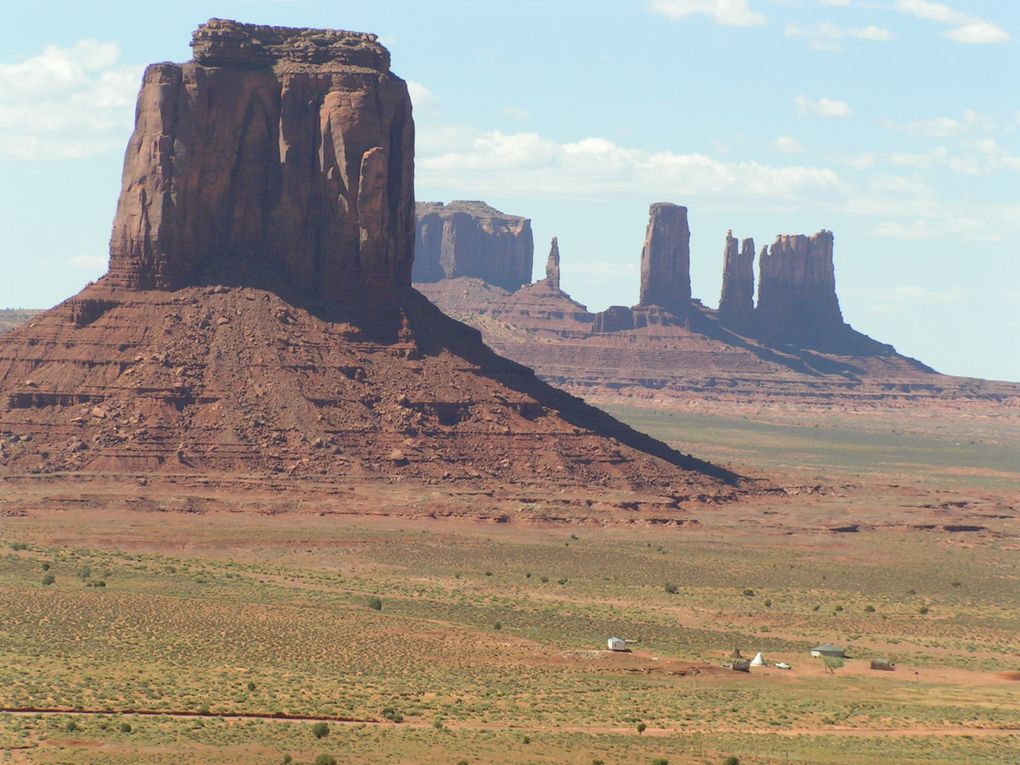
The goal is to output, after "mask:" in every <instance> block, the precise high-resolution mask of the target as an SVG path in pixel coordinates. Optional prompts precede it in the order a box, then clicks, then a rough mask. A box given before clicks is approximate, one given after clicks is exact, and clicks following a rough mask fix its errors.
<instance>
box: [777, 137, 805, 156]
mask: <svg viewBox="0 0 1020 765" xmlns="http://www.w3.org/2000/svg"><path fill="white" fill-rule="evenodd" d="M776 149H778V150H779V151H781V152H783V153H784V154H803V153H804V152H805V151H807V149H806V148H805V147H804V144H802V143H801V142H800V141H798V140H797V139H796V138H790V136H788V135H781V136H779V138H777V139H776Z"/></svg>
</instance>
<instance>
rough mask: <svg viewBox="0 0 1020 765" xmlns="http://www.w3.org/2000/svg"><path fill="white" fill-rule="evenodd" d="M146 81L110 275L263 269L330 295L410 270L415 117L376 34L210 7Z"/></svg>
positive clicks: (166, 284) (188, 279)
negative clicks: (181, 53)
mask: <svg viewBox="0 0 1020 765" xmlns="http://www.w3.org/2000/svg"><path fill="white" fill-rule="evenodd" d="M192 47H193V49H194V60H192V61H189V62H188V63H185V64H172V63H162V64H154V65H152V66H150V67H149V68H148V69H147V70H146V71H145V75H144V77H143V81H142V88H141V92H140V93H139V96H138V106H137V109H136V118H135V130H134V133H133V134H132V136H131V139H130V141H129V143H128V148H127V152H126V156H125V160H124V173H123V181H122V190H121V195H120V200H119V202H118V204H117V214H116V217H115V219H114V224H113V235H112V238H111V243H110V276H109V280H110V282H112V283H115V284H117V285H120V286H125V287H130V288H134V289H160V290H173V289H177V288H180V287H182V286H184V285H186V284H189V283H194V282H195V281H196V280H200V279H202V278H203V274H206V275H208V274H210V273H211V272H216V273H217V274H233V275H235V276H237V275H242V274H245V273H250V272H255V271H259V270H263V271H269V272H272V273H277V274H280V275H282V277H283V278H284V279H286V280H287V281H288V282H290V283H292V284H294V285H296V286H298V287H300V288H301V289H304V290H307V291H309V292H311V293H314V294H316V295H319V296H321V297H324V298H329V299H335V298H338V297H341V296H342V295H344V294H346V293H350V292H355V291H361V290H363V289H365V288H366V287H368V288H376V289H382V290H391V289H392V288H393V285H402V286H406V285H409V284H410V280H411V259H412V242H413V239H412V237H413V236H414V201H413V200H414V189H413V156H414V128H413V124H412V120H411V102H410V99H409V98H408V94H407V87H406V85H405V83H404V81H403V80H401V79H400V78H399V77H397V76H395V75H394V74H392V73H391V72H390V68H389V63H390V59H389V53H388V51H387V50H386V49H385V48H384V47H383V46H382V45H380V44H379V43H378V41H377V39H376V37H375V35H368V34H359V33H355V32H342V31H334V30H315V29H288V28H280V27H266V26H255V25H248V24H237V23H235V22H230V21H224V20H220V19H212V20H210V21H209V22H208V23H206V24H203V25H201V26H200V27H199V28H198V30H197V31H196V32H195V34H194V38H193V40H192Z"/></svg>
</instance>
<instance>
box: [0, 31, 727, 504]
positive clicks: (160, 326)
mask: <svg viewBox="0 0 1020 765" xmlns="http://www.w3.org/2000/svg"><path fill="white" fill-rule="evenodd" d="M192 45H193V49H194V58H193V60H191V61H188V62H186V63H183V64H171V63H162V64H155V65H153V66H151V67H149V68H148V69H147V70H146V72H145V75H144V79H143V83H142V88H141V91H140V93H139V96H138V106H137V110H136V124H135V130H134V133H133V134H132V136H131V140H130V143H129V145H128V148H127V152H126V155H125V161H124V173H123V183H122V188H121V194H120V199H119V202H118V204H117V212H116V217H115V220H114V226H113V236H112V240H111V244H110V270H109V273H108V274H107V275H105V276H104V277H103V278H101V279H100V280H99V281H98V282H97V283H95V284H92V285H90V286H88V287H86V288H85V289H84V290H83V291H82V292H81V293H79V294H78V295H75V296H74V297H72V298H70V299H68V300H67V301H65V302H64V303H62V304H61V305H59V306H57V307H55V308H53V309H51V310H49V311H47V312H45V313H43V314H40V315H38V316H36V317H34V318H33V320H32V321H30V322H29V323H28V324H27V325H23V326H21V327H19V328H18V329H16V330H14V331H12V332H9V333H7V334H4V335H3V336H2V337H0V478H3V479H4V480H30V477H32V476H47V477H49V480H56V477H57V476H60V477H62V478H68V479H70V480H79V479H82V477H83V476H88V477H90V478H89V479H88V480H103V479H106V478H109V477H110V476H117V477H118V478H117V480H118V481H121V480H122V477H123V476H138V477H140V480H141V481H142V483H143V485H147V486H148V485H150V484H149V483H147V482H149V481H151V480H153V479H154V478H155V477H159V478H161V480H163V479H165V480H173V481H182V480H185V479H184V478H182V476H201V477H202V479H201V480H202V481H207V480H208V481H212V480H215V481H217V482H230V481H235V482H240V483H244V484H245V485H251V484H252V482H260V481H261V482H265V481H274V480H278V478H282V477H287V478H288V480H290V479H293V480H306V481H308V482H314V483H316V485H318V486H325V487H331V486H335V485H336V482H337V481H338V480H347V479H355V478H381V479H385V480H402V479H404V478H407V479H415V480H423V481H429V482H433V481H456V480H465V481H473V482H476V483H477V482H484V481H503V482H509V483H519V482H523V483H539V484H543V485H544V484H551V483H555V484H556V485H557V486H561V485H564V484H571V483H573V484H575V485H578V486H586V487H589V486H600V485H601V486H616V487H620V488H623V487H628V488H633V487H636V486H647V487H655V489H654V490H655V491H663V492H667V493H669V494H670V495H671V496H676V495H677V494H679V493H684V492H688V493H689V491H688V488H685V487H698V493H701V491H703V490H718V491H726V492H729V491H730V490H729V489H728V488H725V487H724V483H725V482H732V481H735V480H736V477H735V476H733V475H732V474H730V473H728V472H727V471H724V470H720V469H718V468H715V467H713V466H711V465H707V464H706V463H703V462H700V461H698V460H696V459H694V458H692V457H689V456H687V455H683V454H681V453H680V452H677V451H675V450H674V449H671V448H670V447H668V446H666V445H665V444H663V443H661V442H658V441H655V440H654V439H652V438H650V437H648V436H645V435H643V434H641V433H638V432H636V431H634V430H632V429H630V428H628V427H627V426H625V425H623V424H622V423H620V422H618V421H616V420H614V419H613V418H611V417H610V416H609V415H607V414H605V413H604V412H601V411H599V410H597V409H594V408H592V407H590V406H588V405H586V404H585V403H584V402H582V401H580V400H579V399H576V398H574V397H572V396H570V395H568V394H566V393H564V392H562V391H559V390H556V389H554V388H551V387H550V386H548V385H546V384H545V383H543V382H540V381H539V380H538V379H537V378H536V377H535V376H534V374H533V373H532V372H531V370H529V369H527V368H525V367H523V366H521V365H519V364H516V363H514V362H512V361H509V360H507V359H504V358H501V357H499V356H497V355H496V354H495V353H494V352H492V351H491V350H490V349H489V348H488V347H487V346H485V345H484V344H483V343H482V341H481V338H480V335H479V333H478V332H477V331H476V330H474V329H471V328H469V327H467V326H465V325H463V324H461V323H459V322H457V321H455V320H453V319H451V318H449V317H447V316H445V315H444V314H442V313H441V312H440V311H439V310H438V309H437V308H436V307H435V306H433V305H432V304H430V303H429V302H428V301H427V300H426V299H425V298H424V297H423V296H422V295H420V294H419V293H418V292H416V291H415V290H414V289H412V288H411V271H412V260H413V253H414V235H415V216H414V202H413V199H414V189H413V168H414V163H413V151H414V124H413V119H412V114H411V101H410V99H409V97H408V91H407V86H406V84H405V83H404V81H403V80H401V79H400V78H399V77H397V76H396V75H394V74H393V73H392V72H390V70H389V54H388V52H387V51H386V50H385V48H383V47H382V46H381V45H380V44H379V43H378V41H377V40H376V38H375V37H374V36H373V35H363V34H357V33H351V32H340V31H332V30H314V29H284V28H278V27H265V26H256V25H250V24H239V23H236V22H231V21H224V20H217V19H214V20H212V21H210V22H209V23H207V24H203V25H202V26H201V27H199V29H198V31H197V32H196V33H195V35H194V40H193V43H192ZM440 217H441V216H440ZM528 237H529V247H530V229H529V230H528ZM528 257H529V259H528V260H527V273H528V274H529V275H530V268H531V262H530V250H529V255H528ZM579 309H580V310H583V306H580V307H579ZM720 479H722V482H721V480H720ZM132 485H134V484H132ZM151 485H155V483H153V484H151ZM260 485H264V484H260Z"/></svg>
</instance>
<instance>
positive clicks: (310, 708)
mask: <svg viewBox="0 0 1020 765" xmlns="http://www.w3.org/2000/svg"><path fill="white" fill-rule="evenodd" d="M752 430H753V429H752ZM746 431H747V429H746V428H745V429H744V430H742V431H738V430H733V431H732V432H733V433H737V432H746ZM762 432H763V433H765V434H768V435H769V437H772V436H774V435H775V433H776V432H777V431H775V430H765V431H762ZM762 437H763V438H764V436H762ZM800 437H801V436H798V437H797V438H800ZM720 438H721V436H720ZM799 443H800V442H799V441H797V440H796V439H792V440H787V441H784V442H782V443H780V444H778V447H777V448H778V449H779V451H782V450H784V449H785V450H787V454H788V455H789V454H790V453H792V451H796V450H797V449H799V448H800V446H799ZM831 443H832V444H837V445H833V446H831V452H830V457H829V458H830V459H832V458H834V457H832V455H838V454H842V453H843V451H848V452H850V453H852V454H856V452H855V449H856V447H853V446H852V444H853V443H856V441H853V439H850V440H847V441H846V442H843V441H840V440H839V438H837V437H836V436H835V435H833V438H832V439H831ZM947 448H948V447H947ZM941 449H942V447H941V446H940V447H938V449H936V452H937V453H938V454H941V453H942V452H941V451H939V450H941ZM769 454H770V456H769V457H768V459H773V458H775V459H780V457H776V456H775V454H776V453H775V452H770V453H769ZM854 459H856V458H854ZM933 459H934V457H933ZM852 464H853V461H852V460H851V465H852ZM847 469H848V470H849V469H851V468H847ZM850 501H856V500H853V499H852V498H851V500H848V502H850ZM862 501H863V500H862ZM851 509H854V510H856V509H857V506H856V505H852V506H851ZM709 512H710V513H713V514H715V513H718V514H725V513H739V512H742V509H741V508H732V507H731V508H721V509H717V508H712V509H711V510H710V511H709ZM876 512H877V511H876ZM706 515H707V514H706ZM175 522H177V523H179V524H182V525H181V526H180V528H184V529H186V532H187V536H188V539H189V540H190V543H189V547H188V548H182V547H181V546H180V545H177V544H172V543H168V540H167V538H166V532H165V528H164V526H163V520H162V519H160V518H157V517H154V516H153V515H151V514H145V513H124V514H122V515H119V516H117V517H116V522H115V524H114V528H115V529H116V530H117V532H118V533H109V532H108V531H104V530H102V528H103V527H101V523H102V521H100V520H97V519H93V518H92V517H90V516H89V515H88V514H87V513H82V514H79V515H77V516H76V523H75V524H73V525H72V524H68V523H67V520H66V518H64V517H63V516H62V515H61V514H60V513H55V514H52V515H46V514H44V513H43V514H33V516H31V517H27V518H0V613H2V614H4V621H3V623H2V624H0V639H2V647H3V651H2V652H0V706H4V707H16V708H32V707H34V708H56V709H82V710H99V711H103V712H104V713H103V714H97V715H89V716H70V715H10V714H2V713H0V752H2V751H3V750H4V749H5V748H11V747H13V746H21V745H25V746H32V747H35V748H33V749H26V750H18V751H19V752H22V753H23V758H27V760H26V761H28V762H33V763H34V762H38V763H50V764H51V765H55V764H56V763H67V762H75V763H76V765H90V764H91V765H128V763H136V762H140V763H147V762H162V761H173V762H175V763H181V764H182V765H198V763H204V762H208V761H210V758H211V756H212V755H211V754H210V752H215V761H216V762H218V763H224V764H225V765H240V764H241V763H246V764H247V763H252V762H254V763H280V762H296V763H306V764H307V763H314V762H315V761H316V758H318V757H320V756H326V757H335V758H336V760H337V761H338V762H345V761H353V762H358V761H378V760H380V757H379V755H380V753H385V757H384V758H382V759H384V760H385V761H393V762H416V763H419V762H420V763H423V765H449V763H451V762H457V761H461V760H463V761H466V762H469V763H471V765H491V764H492V763H503V762H508V763H525V762H527V763H554V762H555V763H569V765H586V764H587V763H592V762H634V763H642V762H644V763H648V762H654V761H662V760H668V761H669V762H670V763H673V765H678V764H679V765H695V763H697V764H698V765H705V764H706V763H708V764H709V765H710V764H711V763H723V762H728V760H727V758H729V757H731V756H732V757H739V758H740V761H741V762H744V763H754V764H758V765H762V764H764V763H769V765H772V763H777V762H780V761H782V762H786V761H791V762H797V763H807V762H811V763H823V764H824V765H835V764H836V763H840V764H841V765H843V764H845V765H882V764H885V763H889V762H911V763H921V762H925V763H936V764H938V765H949V763H955V762H968V763H974V764H975V765H992V763H1000V762H1007V761H1009V759H1008V757H1009V756H1011V754H1012V753H1013V752H1015V749H1016V746H1017V737H1016V736H1012V737H1010V736H1004V735H988V736H975V737H974V738H972V739H965V738H963V737H962V736H959V735H956V736H938V735H928V734H926V733H924V731H926V730H929V729H939V728H943V727H953V726H957V727H961V726H962V727H967V728H975V729H980V728H1005V727H1009V726H1015V725H1017V724H1018V723H1020V708H1018V706H1017V702H1016V692H1017V689H1018V688H1020V685H1018V684H1016V683H1012V684H1011V683H1008V682H1005V681H1003V680H1002V679H1001V678H998V677H997V674H996V673H1000V672H1005V671H1015V670H1017V669H1018V668H1020V652H1018V651H1020V649H1018V647H1017V645H1016V642H1015V636H1016V635H1017V634H1018V633H1020V615H1018V613H1017V608H1016V591H1017V587H1018V570H1017V562H1016V553H1015V550H1012V549H1009V548H1008V547H1007V546H1005V545H997V544H961V543H956V542H955V541H952V540H948V539H947V538H946V537H945V536H944V535H941V536H940V535H926V534H923V533H918V532H913V533H908V532H898V531H883V532H881V533H861V534H852V535H839V536H833V535H821V534H813V535H812V534H809V535H806V536H805V535H797V536H794V537H788V536H785V535H783V534H778V533H776V534H773V533H770V532H765V533H762V532H761V530H760V529H759V528H757V527H752V528H751V529H749V530H748V531H747V532H742V531H741V526H740V524H734V525H733V526H732V527H727V528H726V529H720V530H713V529H711V528H704V529H702V530H700V531H687V530H682V531H677V532H675V533H674V532H671V531H663V530H661V529H651V530H646V529H642V528H633V529H631V528H610V529H604V530H598V531H594V530H589V529H585V530H584V531H578V530H577V528H574V529H567V530H559V529H549V528H541V527H539V528H530V527H526V526H514V525H510V526H506V527H488V526H481V525H466V526H464V525H457V524H453V523H450V524H447V523H442V522H411V521H402V520H400V519H392V520H389V521H368V520H360V521H359V520H357V519H355V520H350V519H348V520H338V519H336V518H330V517H322V518H320V517H318V516H313V515H310V514H309V515H300V514H295V515H293V516H281V517H278V518H273V519H265V518H262V519H257V520H256V519H253V518H250V517H248V516H244V515H240V514H231V515H230V517H229V518H228V519H226V520H224V521H223V522H222V523H221V522H220V521H219V519H218V518H217V517H215V515H210V516H208V517H205V518H202V517H197V518H191V519H184V520H179V521H175ZM707 525H708V524H707V523H706V526H707ZM124 528H130V534H131V537H130V539H131V542H130V544H127V543H122V542H121V541H120V539H121V537H120V535H119V532H120V530H121V529H124ZM571 530H572V531H577V532H578V533H574V534H571V533H569V532H570V531H571ZM309 539H314V540H315V543H314V544H310V543H309V542H308V540H309ZM111 540H112V541H111ZM44 564H45V568H44ZM86 572H87V574H86ZM43 573H45V574H46V575H48V576H52V577H53V582H52V586H46V587H43V586H41V584H40V582H41V580H40V576H41V574H43ZM100 582H102V583H105V586H104V587H98V586H97V585H98V583H100ZM664 583H665V584H664ZM376 603H378V607H376V606H375V605H374V604H376ZM383 603H385V609H383ZM610 635H619V636H621V637H627V638H631V639H634V640H638V641H640V642H638V643H636V644H635V645H634V648H635V651H634V653H633V654H631V655H623V656H610V655H608V652H605V651H604V650H602V649H604V647H605V639H606V638H607V637H608V636H610ZM819 642H836V643H840V644H849V645H851V647H852V653H851V655H852V656H853V657H854V658H853V659H851V660H847V661H846V662H845V666H844V667H843V668H841V669H839V670H838V671H835V672H834V673H833V674H832V675H831V676H830V675H829V674H827V673H826V672H825V671H824V669H823V667H822V663H821V662H818V661H817V660H812V659H809V658H808V656H807V649H808V648H809V647H810V646H811V645H814V644H817V643H819ZM733 647H741V648H742V649H743V650H744V651H745V655H747V652H748V651H756V650H762V651H764V653H765V655H766V656H767V657H768V658H769V659H771V660H773V661H778V660H780V659H786V660H789V661H790V662H791V663H792V664H793V665H794V669H793V670H792V671H790V672H788V673H780V672H779V671H777V670H768V671H767V672H761V671H756V672H755V673H753V674H752V675H750V676H747V675H743V674H742V673H732V672H724V671H722V670H718V669H716V668H717V667H718V665H719V663H720V662H721V661H722V660H723V659H724V658H725V657H726V656H727V655H728V653H729V652H730V651H732V649H733ZM752 655H753V654H752ZM875 656H881V657H883V658H889V659H891V660H892V661H894V662H895V663H896V664H897V665H898V669H897V671H896V672H893V673H869V672H868V671H867V670H866V666H867V662H868V661H869V660H870V658H872V657H875ZM690 667H694V668H695V669H696V670H697V671H696V672H694V673H691V672H687V671H686V670H687V669H689V668H690ZM915 671H917V672H920V675H917V676H915V675H914V672H915ZM133 711H152V712H160V713H162V712H185V713H192V714H195V715H199V713H201V715H205V714H206V713H207V716H194V717H171V716H168V715H166V714H158V715H154V716H140V715H134V714H131V713H132V712H133ZM107 713H109V714H107ZM115 713H120V714H115ZM252 714H257V715H273V714H286V715H301V716H305V717H308V718H312V719H307V720H303V721H294V722H288V721H281V720H269V719H243V718H242V719H235V718H233V717H231V716H232V715H241V716H243V715H252ZM316 717H321V718H323V721H322V723H321V724H322V725H324V726H326V728H325V729H326V730H327V731H328V732H329V735H328V737H323V738H316V736H315V735H313V734H310V731H313V732H314V730H315V727H314V725H315V722H314V718H316ZM338 718H348V719H353V720H366V721H372V722H368V723H351V724H344V723H341V722H336V720H337V719H338ZM327 720H328V722H327ZM396 722H400V723H401V724H399V725H397V724H392V723H396ZM639 726H642V728H641V729H642V731H643V734H639V733H638V728H639ZM843 728H851V729H857V730H865V731H873V730H887V731H888V730H901V731H906V732H909V731H911V730H914V729H916V730H919V731H921V732H920V733H918V734H917V735H905V734H902V735H900V734H898V735H889V736H886V737H869V736H853V737H851V736H841V735H840V733H839V731H840V730H841V729H843ZM525 740H526V741H527V742H528V744H527V745H526V746H525V745H524V742H525ZM324 749H325V750H327V751H326V752H323V750H324ZM734 752H736V753H737V754H733V753H734ZM777 752H780V753H782V755H781V756H779V755H777V754H776V753H777ZM19 756H20V755H19ZM287 757H290V760H288V759H287ZM16 761H17V760H15V762H16ZM0 762H4V760H3V757H2V755H0Z"/></svg>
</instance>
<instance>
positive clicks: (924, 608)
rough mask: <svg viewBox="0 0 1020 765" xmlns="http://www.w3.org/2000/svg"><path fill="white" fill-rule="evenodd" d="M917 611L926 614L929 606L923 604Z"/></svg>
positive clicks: (922, 614)
mask: <svg viewBox="0 0 1020 765" xmlns="http://www.w3.org/2000/svg"><path fill="white" fill-rule="evenodd" d="M917 613H919V614H920V615H921V616H924V615H925V614H927V613H928V606H921V607H920V608H919V609H917Z"/></svg>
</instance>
